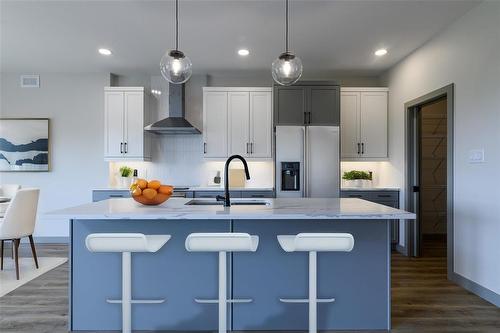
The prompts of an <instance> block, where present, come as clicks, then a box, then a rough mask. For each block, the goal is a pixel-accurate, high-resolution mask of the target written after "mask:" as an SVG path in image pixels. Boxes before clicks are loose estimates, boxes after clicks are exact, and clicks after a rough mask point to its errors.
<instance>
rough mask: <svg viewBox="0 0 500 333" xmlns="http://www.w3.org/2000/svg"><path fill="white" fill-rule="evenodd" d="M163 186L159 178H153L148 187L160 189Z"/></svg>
mask: <svg viewBox="0 0 500 333" xmlns="http://www.w3.org/2000/svg"><path fill="white" fill-rule="evenodd" d="M160 186H161V183H160V181H159V180H152V181H150V182H149V183H148V188H152V189H153V190H157V189H159V188H160Z"/></svg>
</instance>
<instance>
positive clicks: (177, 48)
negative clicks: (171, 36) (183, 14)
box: [175, 0, 179, 51]
mask: <svg viewBox="0 0 500 333" xmlns="http://www.w3.org/2000/svg"><path fill="white" fill-rule="evenodd" d="M175 50H176V51H179V0H175Z"/></svg>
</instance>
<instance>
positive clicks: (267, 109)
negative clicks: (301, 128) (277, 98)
mask: <svg viewBox="0 0 500 333" xmlns="http://www.w3.org/2000/svg"><path fill="white" fill-rule="evenodd" d="M272 117H273V112H272V89H271V88H239V87H238V88H219V87H206V88H203V128H204V129H203V136H204V143H203V144H204V156H205V157H208V158H227V157H228V156H230V155H235V154H238V155H241V156H244V157H246V158H272V123H273V119H272Z"/></svg>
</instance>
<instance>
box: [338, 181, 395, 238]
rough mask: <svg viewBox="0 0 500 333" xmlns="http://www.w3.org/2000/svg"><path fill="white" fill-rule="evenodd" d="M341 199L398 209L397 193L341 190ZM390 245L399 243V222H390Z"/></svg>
mask: <svg viewBox="0 0 500 333" xmlns="http://www.w3.org/2000/svg"><path fill="white" fill-rule="evenodd" d="M340 196H341V197H342V198H359V199H363V200H367V201H371V202H375V203H378V204H381V205H385V206H389V207H392V208H399V191H351V190H349V191H347V190H341V191H340ZM391 243H392V245H393V247H394V246H396V244H398V243H399V220H391Z"/></svg>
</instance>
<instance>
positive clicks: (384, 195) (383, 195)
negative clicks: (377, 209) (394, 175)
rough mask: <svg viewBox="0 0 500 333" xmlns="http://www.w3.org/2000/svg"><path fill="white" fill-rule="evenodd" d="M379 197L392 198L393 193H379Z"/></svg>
mask: <svg viewBox="0 0 500 333" xmlns="http://www.w3.org/2000/svg"><path fill="white" fill-rule="evenodd" d="M377 196H378V197H379V198H390V197H391V195H390V194H378V195H377Z"/></svg>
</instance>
